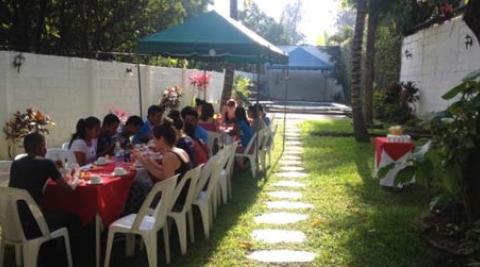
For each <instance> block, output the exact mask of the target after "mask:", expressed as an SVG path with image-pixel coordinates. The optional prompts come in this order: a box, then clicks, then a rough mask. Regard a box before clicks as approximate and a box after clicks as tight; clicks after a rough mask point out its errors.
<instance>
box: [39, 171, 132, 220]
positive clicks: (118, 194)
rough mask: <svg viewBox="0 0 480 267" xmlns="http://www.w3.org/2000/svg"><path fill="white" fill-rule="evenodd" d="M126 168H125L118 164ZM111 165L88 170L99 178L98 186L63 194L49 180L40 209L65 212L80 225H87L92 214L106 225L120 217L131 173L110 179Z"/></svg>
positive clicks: (89, 186)
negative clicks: (79, 222) (77, 220)
mask: <svg viewBox="0 0 480 267" xmlns="http://www.w3.org/2000/svg"><path fill="white" fill-rule="evenodd" d="M122 167H125V168H126V169H127V166H126V165H124V164H122ZM114 168H115V163H112V164H109V165H106V166H103V167H100V168H99V169H97V170H93V171H91V172H92V173H95V174H97V175H99V176H100V177H102V180H103V183H102V184H99V185H91V184H82V185H78V186H77V188H76V189H75V191H74V192H67V191H66V190H64V189H63V188H61V187H60V186H58V185H57V184H55V182H53V181H49V183H48V185H47V188H46V190H45V198H44V202H43V207H44V208H45V209H46V210H52V211H59V210H61V211H66V212H69V213H72V214H74V215H77V216H79V217H80V219H81V221H82V224H84V225H85V224H88V223H90V222H91V221H92V220H93V219H94V218H95V215H96V214H99V215H100V217H101V218H102V221H103V224H104V225H105V226H109V225H110V224H111V223H113V222H114V221H115V220H116V219H118V218H119V217H120V214H121V212H122V211H123V208H124V206H125V202H126V201H127V197H128V194H129V192H130V187H131V186H132V183H133V179H134V177H135V170H131V169H130V168H128V169H127V170H128V175H126V176H123V177H118V176H112V175H111V174H112V172H113V169H114Z"/></svg>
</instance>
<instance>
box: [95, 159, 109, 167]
mask: <svg viewBox="0 0 480 267" xmlns="http://www.w3.org/2000/svg"><path fill="white" fill-rule="evenodd" d="M112 162H113V161H111V160H106V161H102V162H98V160H97V161H95V162H94V163H93V164H95V165H98V166H105V165H108V164H110V163H112Z"/></svg>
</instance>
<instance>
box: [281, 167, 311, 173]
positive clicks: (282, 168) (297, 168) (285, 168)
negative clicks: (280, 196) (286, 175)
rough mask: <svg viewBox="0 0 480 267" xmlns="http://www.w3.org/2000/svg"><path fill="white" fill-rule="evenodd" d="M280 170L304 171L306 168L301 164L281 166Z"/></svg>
mask: <svg viewBox="0 0 480 267" xmlns="http://www.w3.org/2000/svg"><path fill="white" fill-rule="evenodd" d="M280 171H282V172H303V171H305V168H303V167H299V166H282V167H280Z"/></svg>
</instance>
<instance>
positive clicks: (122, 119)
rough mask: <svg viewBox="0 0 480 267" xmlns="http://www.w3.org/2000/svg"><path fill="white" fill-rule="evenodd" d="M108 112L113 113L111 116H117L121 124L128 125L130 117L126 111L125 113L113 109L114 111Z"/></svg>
mask: <svg viewBox="0 0 480 267" xmlns="http://www.w3.org/2000/svg"><path fill="white" fill-rule="evenodd" d="M108 112H109V113H111V114H114V115H115V116H117V117H118V119H120V122H121V123H122V124H125V123H127V120H128V116H129V114H128V112H126V111H124V110H122V109H119V108H117V109H113V110H112V109H110V110H109V111H108Z"/></svg>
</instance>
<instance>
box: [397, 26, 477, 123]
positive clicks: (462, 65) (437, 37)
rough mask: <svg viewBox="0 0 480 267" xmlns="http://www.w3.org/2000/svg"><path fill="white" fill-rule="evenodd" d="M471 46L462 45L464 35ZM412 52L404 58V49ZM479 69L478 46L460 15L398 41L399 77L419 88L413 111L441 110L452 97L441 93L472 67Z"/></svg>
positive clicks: (424, 112) (425, 113) (419, 112)
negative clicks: (417, 100) (470, 38)
mask: <svg viewBox="0 0 480 267" xmlns="http://www.w3.org/2000/svg"><path fill="white" fill-rule="evenodd" d="M467 34H468V35H470V36H471V37H472V40H473V46H471V47H470V48H469V49H466V46H465V36H466V35H467ZM406 50H408V51H409V52H410V53H411V54H412V56H411V57H410V58H406V56H405V51H406ZM478 69H480V47H479V44H478V41H477V39H476V38H475V35H474V34H473V33H472V31H471V30H470V29H469V28H468V27H467V25H466V24H465V23H464V22H463V20H462V18H461V17H457V18H454V19H452V20H450V21H446V22H444V23H443V24H440V25H434V26H432V27H430V28H428V29H424V30H421V31H419V32H417V33H415V34H413V35H410V36H408V37H406V38H405V39H404V40H403V45H402V68H401V73H400V80H401V81H414V82H415V83H416V84H417V86H418V87H419V88H420V101H419V102H418V103H417V114H418V115H428V114H430V113H432V112H438V111H442V110H444V109H445V108H446V107H447V106H448V105H449V104H450V103H451V102H452V101H445V100H443V99H442V95H443V94H444V93H445V92H447V91H448V90H449V89H451V88H452V87H454V86H455V85H457V84H458V83H459V82H460V80H461V79H462V78H464V77H465V76H466V75H467V74H469V73H470V72H472V71H475V70H478Z"/></svg>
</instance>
